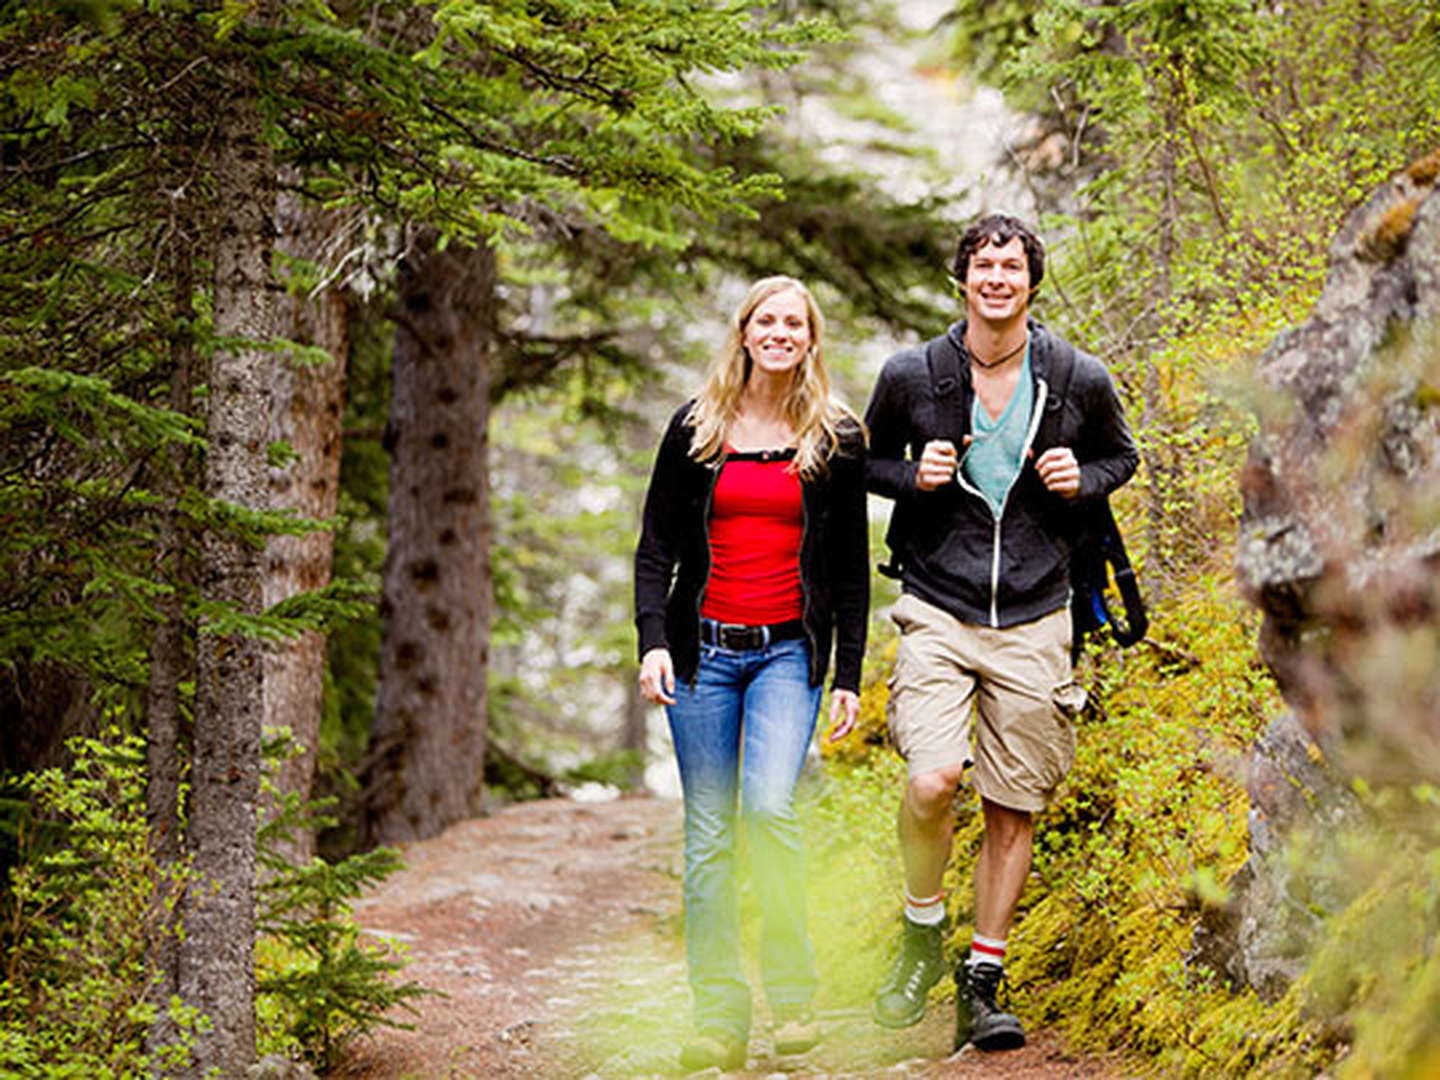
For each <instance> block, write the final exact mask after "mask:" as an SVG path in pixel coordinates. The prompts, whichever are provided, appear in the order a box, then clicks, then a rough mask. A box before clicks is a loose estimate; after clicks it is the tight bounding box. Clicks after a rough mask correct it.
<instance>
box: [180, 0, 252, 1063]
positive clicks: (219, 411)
mask: <svg viewBox="0 0 1440 1080" xmlns="http://www.w3.org/2000/svg"><path fill="white" fill-rule="evenodd" d="M262 6H263V5H262ZM263 17H264V13H263V12H258V13H256V14H255V15H253V16H252V18H256V19H260V18H263ZM237 51H238V50H237ZM221 73H222V75H223V76H225V78H226V85H227V86H228V87H229V93H228V94H227V95H226V97H225V99H224V100H222V101H221V102H220V103H219V104H220V111H219V112H218V113H217V116H218V119H217V131H216V161H215V169H214V184H215V211H214V213H215V222H216V225H217V226H218V228H217V231H216V242H215V247H214V260H215V271H214V272H215V282H214V307H215V313H214V325H215V334H216V336H217V337H218V338H219V339H220V342H219V344H218V345H217V348H216V349H215V352H214V354H213V357H212V359H211V362H210V370H209V397H208V407H209V415H208V422H207V431H206V434H207V439H208V447H207V452H206V461H205V489H206V492H207V494H208V495H209V496H210V497H211V498H214V499H221V500H225V501H227V502H230V503H235V504H239V505H241V506H244V507H248V508H253V509H256V510H258V509H261V508H263V507H264V505H265V502H266V484H265V472H266V467H265V452H266V437H267V435H268V432H269V415H270V386H271V381H272V380H271V375H270V368H271V364H270V361H269V354H268V353H267V352H265V351H264V350H263V348H261V347H259V343H261V342H266V341H268V340H269V339H271V338H272V337H273V335H274V329H275V317H274V308H275V302H274V297H273V295H272V292H271V288H270V286H271V276H270V254H271V247H272V243H273V232H274V225H275V222H274V215H275V209H274V191H275V175H274V164H273V155H272V154H271V152H270V149H269V147H268V146H267V145H266V144H265V141H264V138H263V134H262V117H261V113H260V109H259V102H258V89H257V86H256V82H255V74H254V72H253V70H252V68H251V65H250V64H249V63H248V62H247V61H246V60H245V59H239V58H235V57H233V56H232V58H231V59H230V60H229V61H228V62H225V63H223V64H222V65H221ZM200 577H201V582H200V585H201V598H202V600H203V601H205V602H206V603H207V604H210V605H225V606H228V607H232V608H234V609H236V610H237V611H239V612H243V613H247V614H251V615H254V614H258V612H259V610H260V601H261V565H260V558H259V553H258V552H257V551H256V550H255V549H254V548H253V547H252V546H251V545H248V544H246V543H244V542H242V541H241V540H240V539H238V538H237V537H236V536H234V535H233V534H232V533H231V532H229V531H228V530H227V531H225V532H221V531H218V530H215V529H211V530H209V531H207V533H206V535H205V537H204V541H203V543H202V546H201V574H200ZM208 621H209V622H210V625H208V626H206V625H203V624H202V626H201V632H200V634H199V639H198V642H197V647H196V687H195V751H194V760H193V763H192V766H191V778H192V791H191V797H190V820H189V827H190V832H189V839H190V849H191V851H192V853H193V855H194V860H195V862H194V866H195V871H196V874H197V876H198V880H197V882H196V884H195V885H194V886H193V887H192V888H191V890H190V892H189V894H188V895H187V898H186V904H185V913H184V923H185V939H184V941H183V943H182V945H181V955H180V992H181V996H182V997H183V998H184V999H185V1001H186V1003H187V1004H188V1005H190V1006H192V1007H194V1008H197V1009H199V1010H200V1011H201V1012H202V1013H204V1014H205V1016H206V1017H207V1018H208V1019H209V1021H210V1024H211V1026H210V1027H209V1028H208V1029H206V1030H202V1031H199V1032H197V1033H196V1042H195V1061H194V1064H193V1066H192V1069H191V1071H190V1072H189V1073H188V1074H187V1075H192V1076H196V1077H198V1076H209V1075H212V1074H218V1075H220V1076H224V1077H232V1076H239V1075H241V1074H243V1072H244V1070H245V1069H246V1068H247V1067H248V1066H249V1065H250V1064H251V1063H252V1062H253V1060H254V1057H255V970H254V962H253V960H254V943H255V830H256V809H257V803H258V798H259V776H260V721H261V715H262V711H263V702H262V683H261V675H262V667H263V663H262V661H263V657H262V650H261V647H260V643H259V641H258V640H256V638H254V637H253V636H251V635H247V634H245V633H241V632H236V631H233V630H225V629H224V628H223V627H220V626H216V625H214V617H213V616H212V617H211V618H210V619H209V620H208Z"/></svg>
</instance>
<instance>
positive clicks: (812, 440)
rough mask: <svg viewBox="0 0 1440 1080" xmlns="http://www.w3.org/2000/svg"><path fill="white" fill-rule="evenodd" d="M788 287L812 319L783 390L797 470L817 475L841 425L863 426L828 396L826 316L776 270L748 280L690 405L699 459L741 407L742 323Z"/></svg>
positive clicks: (713, 448) (745, 374) (721, 439)
mask: <svg viewBox="0 0 1440 1080" xmlns="http://www.w3.org/2000/svg"><path fill="white" fill-rule="evenodd" d="M787 289H788V290H791V291H793V292H795V293H798V294H799V296H800V298H801V299H802V300H804V301H805V311H806V314H807V316H808V317H809V321H810V348H809V349H808V350H807V351H806V353H805V355H804V356H803V357H802V358H801V360H800V363H798V364H796V365H795V368H794V370H793V371H792V372H791V382H790V389H789V391H788V393H787V394H786V395H785V405H784V411H785V420H786V421H787V422H788V423H789V425H790V428H791V430H792V431H794V432H795V461H794V467H795V471H796V472H798V473H799V474H800V475H801V476H803V477H805V478H806V479H807V480H808V479H811V478H812V477H814V476H817V475H819V474H820V473H822V472H824V471H825V469H826V466H827V463H828V461H829V459H830V457H831V455H833V454H835V453H837V452H839V450H840V446H841V442H840V429H841V427H842V426H845V425H849V424H853V425H854V427H855V428H856V430H859V431H863V430H864V428H863V426H862V425H861V423H860V420H859V418H858V417H857V416H856V415H855V414H854V413H853V412H851V411H850V410H849V409H848V408H846V407H845V406H844V405H843V404H841V403H840V402H838V401H835V400H833V399H832V398H831V397H830V376H829V375H828V374H827V373H826V371H825V361H824V358H823V353H822V349H823V340H824V336H825V319H824V317H823V316H822V315H821V314H820V308H819V306H818V305H817V304H816V303H815V298H814V297H813V296H811V295H810V290H809V289H807V288H806V287H805V286H804V285H803V284H801V283H800V282H799V281H797V280H795V279H794V278H792V277H785V276H784V275H776V276H775V277H767V278H761V279H760V280H759V281H757V282H755V284H753V285H751V286H750V291H749V292H748V293H746V295H745V299H744V300H743V301H742V302H741V304H740V306H739V307H738V308H737V309H736V310H735V315H734V317H733V318H732V319H731V320H730V329H729V332H728V333H727V334H726V335H725V344H724V345H723V346H722V347H721V349H720V351H719V352H718V353H716V354H715V357H714V359H713V360H711V361H710V370H709V371H708V372H707V373H706V376H705V384H704V386H702V387H701V388H700V395H699V397H698V398H697V399H696V402H695V407H694V408H693V409H691V410H690V425H691V427H693V428H694V429H695V437H694V439H693V440H692V441H691V447H690V455H691V457H693V458H695V459H696V460H697V461H709V460H710V459H712V458H715V457H718V456H719V455H720V452H721V450H722V449H723V448H724V445H725V439H726V437H727V436H728V434H729V432H730V425H731V424H732V423H733V422H734V421H735V418H736V417H737V416H738V415H739V413H740V397H741V394H742V393H743V392H744V390H745V384H746V383H747V382H748V381H749V379H750V366H751V363H750V355H749V353H747V352H746V351H745V327H746V326H747V325H748V324H749V322H750V316H751V315H753V314H754V313H755V309H756V308H758V307H759V306H760V305H761V304H763V303H764V302H765V301H766V300H768V299H770V297H772V296H774V295H775V294H776V293H780V292H785V291H786V290H787Z"/></svg>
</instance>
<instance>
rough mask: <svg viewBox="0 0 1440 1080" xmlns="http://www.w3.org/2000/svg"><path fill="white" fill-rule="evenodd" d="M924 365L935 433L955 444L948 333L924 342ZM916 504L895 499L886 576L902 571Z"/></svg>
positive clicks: (957, 422)
mask: <svg viewBox="0 0 1440 1080" xmlns="http://www.w3.org/2000/svg"><path fill="white" fill-rule="evenodd" d="M925 366H926V367H927V368H928V369H929V372H930V392H931V394H932V395H933V396H934V399H935V421H936V425H937V434H939V435H940V436H941V437H942V438H946V439H949V440H950V441H951V442H953V443H954V444H955V445H956V446H957V447H958V446H959V445H960V443H961V440H962V437H963V435H964V426H963V424H962V419H963V418H962V417H961V416H960V410H959V408H958V407H957V404H956V402H957V400H958V398H959V390H960V350H959V349H958V348H957V347H956V345H955V343H954V342H953V341H952V340H950V336H949V334H948V333H945V334H941V335H940V336H939V337H937V338H932V339H931V340H929V341H927V342H926V343H925ZM914 514H915V507H914V506H913V505H912V503H911V502H910V501H909V500H906V499H896V500H895V505H894V507H893V508H892V509H891V511H890V525H889V527H888V528H887V529H886V530H885V545H886V546H887V547H888V548H889V549H890V558H889V559H888V560H886V561H885V562H883V563H881V564H880V565H879V567H878V569H879V571H880V573H882V574H884V575H885V576H886V577H892V578H896V579H899V578H900V577H901V576H902V575H903V574H904V572H905V553H906V550H907V549H908V548H909V544H910V534H911V531H912V529H913V522H912V520H911V519H912V517H913V516H914Z"/></svg>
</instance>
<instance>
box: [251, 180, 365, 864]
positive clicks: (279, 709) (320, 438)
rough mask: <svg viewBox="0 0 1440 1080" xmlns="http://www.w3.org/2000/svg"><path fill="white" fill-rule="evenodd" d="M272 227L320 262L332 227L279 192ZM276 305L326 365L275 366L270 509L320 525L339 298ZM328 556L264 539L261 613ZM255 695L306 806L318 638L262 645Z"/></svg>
mask: <svg viewBox="0 0 1440 1080" xmlns="http://www.w3.org/2000/svg"><path fill="white" fill-rule="evenodd" d="M277 224H278V237H277V246H278V247H279V248H280V249H281V250H283V251H285V252H286V253H287V254H290V255H293V256H296V257H298V258H301V259H304V260H306V261H307V262H310V263H313V264H323V261H324V243H325V240H326V238H327V236H328V235H330V233H331V230H332V229H334V228H335V222H334V220H333V218H332V217H331V215H328V214H325V213H323V212H322V211H320V210H319V209H318V208H316V207H313V206H306V205H304V204H303V203H301V201H300V199H299V198H298V197H297V196H292V195H286V196H282V197H281V199H280V201H279V206H278V212H277ZM301 288H302V289H303V287H301ZM279 308H280V311H279V313H278V319H279V325H280V333H281V335H282V336H283V337H286V338H288V339H289V340H291V341H295V342H299V343H301V344H304V345H314V346H316V347H318V348H321V349H323V350H324V351H325V352H327V353H329V354H330V357H331V359H330V362H329V363H321V364H313V363H297V362H296V361H295V360H294V359H293V358H290V357H287V358H285V359H282V361H281V362H280V363H278V364H276V365H275V371H274V374H275V385H274V399H273V402H272V406H271V418H270V440H271V441H272V442H281V441H283V442H285V443H288V444H289V446H290V449H291V450H292V451H293V452H294V454H295V457H294V458H293V459H292V460H291V461H290V462H289V463H288V464H286V465H283V466H281V467H277V468H272V469H271V470H270V473H269V480H270V498H271V506H272V507H273V508H274V509H277V510H294V511H295V512H296V513H297V514H298V515H299V516H301V517H304V518H311V519H317V520H319V519H326V518H330V517H333V516H334V514H335V502H336V496H337V494H338V492H339V485H340V439H341V426H342V425H341V420H342V414H343V409H344V395H345V361H346V353H347V351H348V346H349V343H348V335H347V332H346V327H347V323H346V317H347V303H346V299H345V294H344V293H343V292H342V291H341V290H340V289H339V288H336V287H325V288H322V289H321V290H320V291H319V293H318V294H316V295H314V296H311V295H309V294H308V293H307V292H304V291H300V292H290V293H287V294H285V295H284V296H283V297H282V298H281V300H280V302H279ZM334 551H335V537H334V533H332V532H330V531H328V530H318V531H315V532H310V533H306V534H305V535H303V536H272V537H271V538H270V540H269V542H268V543H267V544H266V546H265V583H264V603H265V606H266V607H267V608H268V607H270V606H272V605H274V604H277V603H279V602H280V601H281V600H284V599H287V598H288V597H291V596H295V595H296V594H298V593H301V592H307V591H309V590H312V589H319V588H323V587H324V586H326V585H328V584H329V583H330V570H331V564H332V557H333V555H334ZM264 695H265V719H264V725H265V727H267V728H280V727H286V728H289V729H290V734H291V737H292V738H293V739H294V740H295V744H296V746H297V747H298V748H299V750H300V753H299V754H298V755H297V756H295V757H292V758H288V759H287V760H286V761H285V762H283V763H282V764H281V766H280V769H279V773H278V775H277V776H276V786H277V787H278V788H279V789H280V791H281V792H282V793H289V792H294V793H297V794H299V795H300V796H301V798H303V799H308V798H309V797H310V783H311V780H312V778H313V777H314V775H315V748H316V745H317V743H318V740H319V734H320V718H321V715H322V713H323V711H324V698H325V635H324V634H322V633H320V632H318V631H308V632H306V633H304V634H302V635H300V636H299V637H297V638H292V639H290V640H289V641H284V642H279V643H275V644H272V645H271V646H270V647H269V648H267V650H266V652H265V690H264ZM314 846H315V845H314V837H313V836H311V835H310V834H308V833H304V834H301V835H297V836H295V837H293V839H292V840H291V842H290V843H289V844H287V845H286V847H287V852H286V853H287V854H288V855H289V856H290V858H291V859H292V860H301V861H303V860H306V859H308V858H309V857H310V855H311V853H312V852H313V851H314Z"/></svg>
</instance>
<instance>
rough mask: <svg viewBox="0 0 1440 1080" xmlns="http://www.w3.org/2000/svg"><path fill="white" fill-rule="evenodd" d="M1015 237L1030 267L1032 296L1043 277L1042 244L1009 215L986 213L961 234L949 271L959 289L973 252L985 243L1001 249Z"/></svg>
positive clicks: (1017, 219) (1023, 225)
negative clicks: (1018, 239) (1022, 247)
mask: <svg viewBox="0 0 1440 1080" xmlns="http://www.w3.org/2000/svg"><path fill="white" fill-rule="evenodd" d="M1017 236H1018V237H1020V243H1022V244H1023V245H1024V246H1025V259H1026V262H1027V263H1028V264H1029V267H1030V291H1031V292H1032V293H1033V292H1034V291H1035V290H1036V289H1038V288H1039V287H1040V280H1041V279H1042V278H1043V277H1044V276H1045V245H1044V244H1042V243H1041V242H1040V238H1039V237H1038V236H1036V235H1035V233H1034V232H1032V231H1031V229H1030V226H1028V225H1026V224H1025V223H1024V222H1023V221H1021V220H1020V219H1019V218H1017V217H1011V216H1010V215H1009V214H986V215H985V216H984V217H982V218H980V219H979V220H977V221H975V222H974V223H973V224H971V225H970V227H969V228H967V229H966V230H965V231H964V232H963V233H961V234H960V242H959V243H958V244H956V245H955V261H954V262H953V263H951V264H950V272H951V273H952V274H954V275H955V280H956V281H958V282H959V283H960V284H961V285H962V286H963V285H964V284H965V276H966V274H967V273H968V272H969V270H970V257H971V256H972V255H974V254H975V252H977V251H979V250H980V249H981V248H982V247H984V246H985V245H986V244H995V245H996V246H997V247H999V246H1003V245H1005V244H1008V243H1009V242H1010V241H1011V240H1012V239H1014V238H1015V237H1017Z"/></svg>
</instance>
